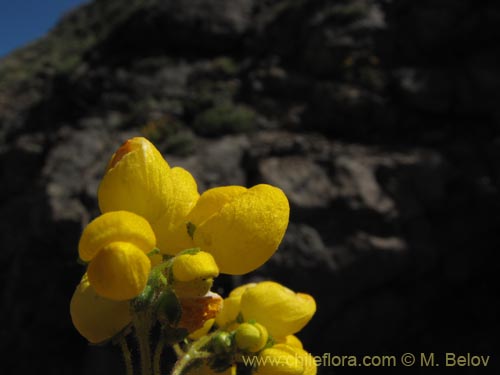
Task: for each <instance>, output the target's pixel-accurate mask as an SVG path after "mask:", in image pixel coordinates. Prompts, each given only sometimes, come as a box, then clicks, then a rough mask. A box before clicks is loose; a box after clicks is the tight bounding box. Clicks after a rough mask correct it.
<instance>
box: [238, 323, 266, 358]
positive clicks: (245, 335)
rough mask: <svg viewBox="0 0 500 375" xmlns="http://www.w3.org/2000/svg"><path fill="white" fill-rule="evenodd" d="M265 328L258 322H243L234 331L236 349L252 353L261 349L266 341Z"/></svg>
mask: <svg viewBox="0 0 500 375" xmlns="http://www.w3.org/2000/svg"><path fill="white" fill-rule="evenodd" d="M268 337H269V335H268V333H267V329H266V328H265V327H264V326H263V325H261V324H259V323H243V324H240V325H239V326H238V328H237V329H236V331H235V334H234V339H235V341H236V346H237V347H238V349H241V350H245V351H249V352H252V353H255V352H258V351H259V350H261V349H262V348H263V347H264V346H265V345H266V343H267V339H268Z"/></svg>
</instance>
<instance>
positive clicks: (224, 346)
mask: <svg viewBox="0 0 500 375" xmlns="http://www.w3.org/2000/svg"><path fill="white" fill-rule="evenodd" d="M210 347H211V348H212V349H213V351H214V353H216V354H228V353H231V352H232V351H233V350H234V334H231V333H228V332H225V331H220V332H217V333H215V334H214V335H213V336H212V338H211V339H210Z"/></svg>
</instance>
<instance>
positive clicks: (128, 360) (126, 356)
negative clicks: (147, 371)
mask: <svg viewBox="0 0 500 375" xmlns="http://www.w3.org/2000/svg"><path fill="white" fill-rule="evenodd" d="M120 349H121V350H122V354H123V360H124V361H125V373H126V375H134V367H133V366H132V356H131V355H130V350H129V348H128V345H127V340H126V339H125V337H123V336H122V337H121V338H120Z"/></svg>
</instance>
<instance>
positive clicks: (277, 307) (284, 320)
mask: <svg viewBox="0 0 500 375" xmlns="http://www.w3.org/2000/svg"><path fill="white" fill-rule="evenodd" d="M315 312H316V302H315V301H314V298H313V297H311V296H310V295H308V294H303V293H295V292H293V291H291V290H290V289H288V288H286V287H284V286H283V285H281V284H278V283H275V282H272V281H264V282H261V283H258V284H257V285H256V286H254V287H252V288H248V289H247V290H246V291H245V292H244V293H243V295H242V296H241V313H242V314H243V317H244V319H245V321H248V320H255V321H256V322H259V323H260V324H262V325H264V326H265V327H266V328H267V330H268V331H269V334H271V335H272V336H273V338H275V339H279V338H281V337H285V336H287V335H291V334H293V333H296V332H298V331H300V330H301V329H302V328H303V327H304V326H305V325H306V324H307V323H308V322H309V320H310V319H311V318H312V316H313V315H314V313H315Z"/></svg>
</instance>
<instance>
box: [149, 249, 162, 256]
mask: <svg viewBox="0 0 500 375" xmlns="http://www.w3.org/2000/svg"><path fill="white" fill-rule="evenodd" d="M156 254H160V249H158V248H157V247H155V248H154V249H153V250H151V251H150V252H149V253H147V254H146V255H147V256H148V257H152V256H153V255H156Z"/></svg>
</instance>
